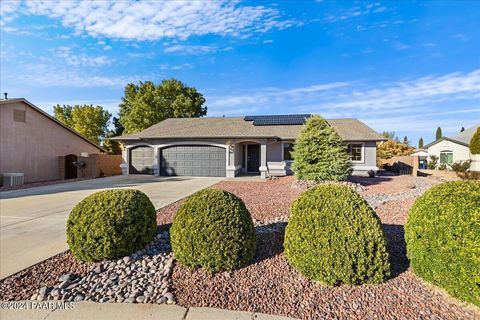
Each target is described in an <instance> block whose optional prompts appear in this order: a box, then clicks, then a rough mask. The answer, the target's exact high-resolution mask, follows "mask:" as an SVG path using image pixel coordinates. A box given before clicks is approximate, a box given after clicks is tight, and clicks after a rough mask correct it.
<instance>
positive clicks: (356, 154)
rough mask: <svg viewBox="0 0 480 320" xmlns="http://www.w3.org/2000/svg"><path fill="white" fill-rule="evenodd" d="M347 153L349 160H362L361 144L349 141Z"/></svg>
mask: <svg viewBox="0 0 480 320" xmlns="http://www.w3.org/2000/svg"><path fill="white" fill-rule="evenodd" d="M348 154H349V155H350V160H352V161H355V162H361V161H363V144H361V143H349V144H348Z"/></svg>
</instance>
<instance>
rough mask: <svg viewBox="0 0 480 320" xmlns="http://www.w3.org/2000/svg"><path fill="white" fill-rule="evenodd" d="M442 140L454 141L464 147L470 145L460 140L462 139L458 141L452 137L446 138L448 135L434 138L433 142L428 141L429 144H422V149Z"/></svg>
mask: <svg viewBox="0 0 480 320" xmlns="http://www.w3.org/2000/svg"><path fill="white" fill-rule="evenodd" d="M443 140H447V141H451V142H453V143H456V144H459V145H462V146H465V147H470V145H469V144H468V143H465V142H462V141H458V140H455V139H452V138H448V137H441V138H440V139H438V140H435V141H433V142H430V143H429V144H427V145H425V146H423V148H424V149H428V148H430V147H431V146H433V145H435V144H437V143H439V142H441V141H443Z"/></svg>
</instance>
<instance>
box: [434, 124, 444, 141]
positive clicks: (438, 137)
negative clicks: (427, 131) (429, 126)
mask: <svg viewBox="0 0 480 320" xmlns="http://www.w3.org/2000/svg"><path fill="white" fill-rule="evenodd" d="M435 137H436V139H437V140H440V139H442V128H440V127H438V128H437V132H436V134H435Z"/></svg>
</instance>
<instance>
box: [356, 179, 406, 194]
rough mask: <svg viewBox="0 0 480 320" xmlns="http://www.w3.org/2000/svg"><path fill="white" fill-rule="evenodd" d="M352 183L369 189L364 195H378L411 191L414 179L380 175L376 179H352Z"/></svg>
mask: <svg viewBox="0 0 480 320" xmlns="http://www.w3.org/2000/svg"><path fill="white" fill-rule="evenodd" d="M349 180H350V181H352V182H356V183H360V184H361V185H363V186H366V187H367V188H368V190H367V191H364V192H362V193H363V194H378V193H387V194H390V193H397V192H404V191H408V190H410V189H411V188H410V186H411V185H412V182H413V179H412V177H411V176H408V175H403V176H393V175H380V176H377V177H374V178H369V177H350V179H349Z"/></svg>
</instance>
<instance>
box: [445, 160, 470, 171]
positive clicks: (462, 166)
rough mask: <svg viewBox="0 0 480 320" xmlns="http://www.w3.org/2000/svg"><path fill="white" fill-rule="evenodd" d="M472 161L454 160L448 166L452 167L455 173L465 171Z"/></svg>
mask: <svg viewBox="0 0 480 320" xmlns="http://www.w3.org/2000/svg"><path fill="white" fill-rule="evenodd" d="M471 163H472V161H471V160H466V161H457V162H454V163H452V164H451V165H450V168H452V170H453V171H455V173H457V174H459V173H465V172H467V171H468V169H470V164H471Z"/></svg>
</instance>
